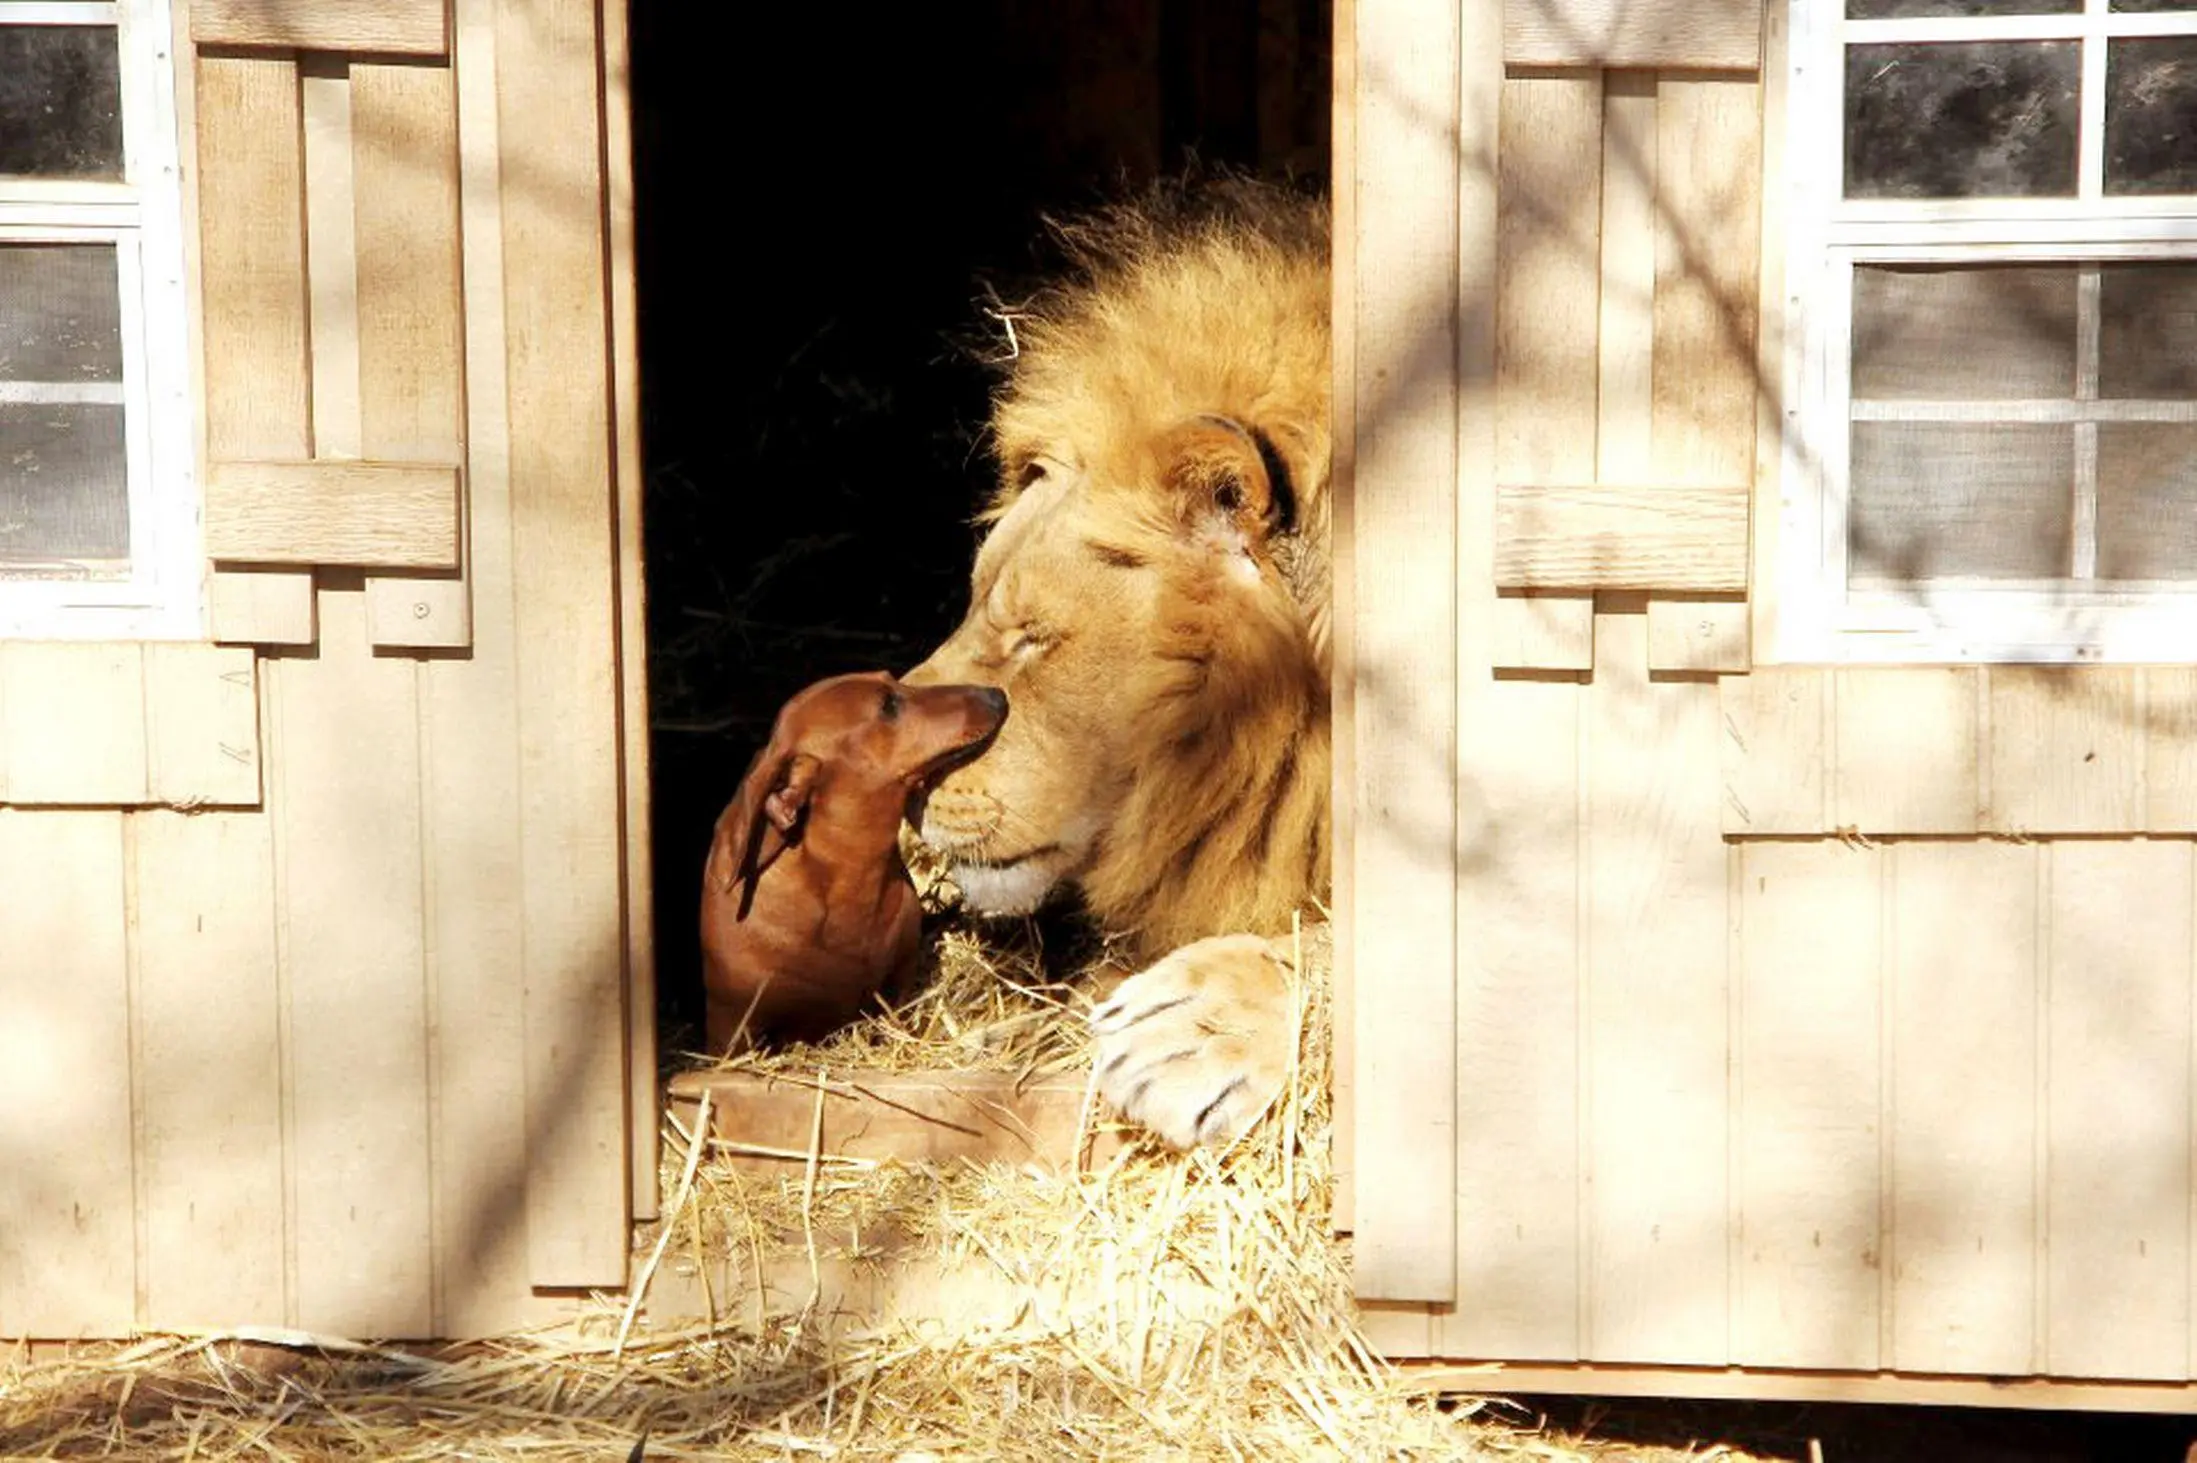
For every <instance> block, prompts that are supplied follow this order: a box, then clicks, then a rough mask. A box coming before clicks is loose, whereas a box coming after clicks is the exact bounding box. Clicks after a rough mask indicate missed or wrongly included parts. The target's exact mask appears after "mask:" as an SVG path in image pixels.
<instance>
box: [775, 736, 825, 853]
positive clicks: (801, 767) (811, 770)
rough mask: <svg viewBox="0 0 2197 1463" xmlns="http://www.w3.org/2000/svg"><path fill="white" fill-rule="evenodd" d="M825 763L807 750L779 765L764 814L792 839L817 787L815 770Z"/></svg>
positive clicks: (797, 753)
mask: <svg viewBox="0 0 2197 1463" xmlns="http://www.w3.org/2000/svg"><path fill="white" fill-rule="evenodd" d="M822 766H823V764H822V763H820V762H818V761H817V760H816V759H815V758H814V757H811V756H810V755H809V754H808V753H806V752H796V753H794V754H793V755H792V756H791V757H788V758H787V759H786V760H785V761H784V762H783V763H781V764H780V765H779V768H778V775H777V776H776V777H775V778H773V779H772V786H771V790H770V795H769V796H768V797H766V798H764V799H763V816H764V817H766V818H768V819H770V825H771V827H773V828H776V829H777V830H778V831H779V832H780V833H782V834H784V835H785V836H786V837H787V838H788V839H789V840H790V839H791V838H792V837H793V830H794V829H795V828H796V827H798V826H799V825H800V822H801V815H802V814H803V813H804V812H806V811H807V810H808V806H809V797H810V795H811V794H813V793H814V792H815V791H816V774H817V772H818V770H819V769H820V768H821V767H822Z"/></svg>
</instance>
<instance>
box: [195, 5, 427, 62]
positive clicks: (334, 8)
mask: <svg viewBox="0 0 2197 1463" xmlns="http://www.w3.org/2000/svg"><path fill="white" fill-rule="evenodd" d="M191 39H192V40H194V41H196V42H197V43H198V44H199V45H201V46H251V47H267V48H272V49H279V50H285V51H289V50H298V51H367V52H376V53H381V54H395V55H410V56H440V55H442V54H443V53H444V52H445V51H446V50H447V49H448V33H447V22H446V21H445V19H444V12H443V3H442V0H193V3H192V5H191Z"/></svg>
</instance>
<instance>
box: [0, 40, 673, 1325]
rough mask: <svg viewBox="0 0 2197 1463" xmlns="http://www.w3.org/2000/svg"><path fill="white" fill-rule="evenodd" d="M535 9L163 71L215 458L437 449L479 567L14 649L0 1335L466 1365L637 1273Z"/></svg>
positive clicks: (570, 391) (587, 79) (587, 442)
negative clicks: (408, 1342) (244, 1340)
mask: <svg viewBox="0 0 2197 1463" xmlns="http://www.w3.org/2000/svg"><path fill="white" fill-rule="evenodd" d="M261 8H262V9H263V8H264V7H261ZM553 9H554V14H545V13H542V12H541V8H540V7H538V6H534V5H531V4H526V3H521V0H457V3H456V6H455V10H454V13H453V14H454V29H453V31H452V43H451V47H450V50H451V60H450V64H448V65H443V64H440V63H436V62H432V61H431V62H427V63H424V64H422V63H413V64H391V63H383V62H379V61H374V62H367V61H363V60H359V59H356V58H351V59H346V58H345V57H343V56H326V55H307V56H305V57H303V58H298V57H294V56H292V55H291V54H289V53H288V51H287V50H286V49H285V50H283V51H281V52H279V53H270V54H267V55H265V56H260V55H241V54H237V53H235V52H233V51H227V50H224V51H220V52H214V53H208V54H203V55H200V56H198V57H197V58H196V60H195V63H186V66H185V69H186V70H187V71H188V72H190V73H191V74H193V75H195V76H196V79H197V85H198V96H197V99H196V101H197V106H196V112H195V116H196V119H197V120H196V126H197V129H198V136H199V139H200V144H201V149H202V154H203V155H205V156H206V157H207V158H209V159H216V160H217V161H218V166H213V167H209V168H207V169H206V170H205V171H204V173H203V176H202V178H201V192H200V197H201V201H202V204H203V206H204V207H205V209H206V213H205V217H204V223H205V229H204V237H203V238H202V239H201V240H199V241H198V253H197V255H196V256H195V257H197V258H198V259H200V260H201V261H202V267H203V276H204V277H203V279H202V280H201V281H200V283H199V289H198V292H197V293H198V297H199V298H201V299H202V300H203V301H204V308H203V312H202V315H201V317H200V318H199V319H198V321H197V326H198V329H199V331H200V335H201V341H202V346H203V350H204V356H205V360H206V363H207V368H208V369H207V376H206V380H205V383H204V384H205V390H206V405H205V413H206V435H207V443H208V451H209V454H210V456H211V457H212V459H213V461H214V462H215V464H216V465H217V466H220V467H221V468H222V469H223V470H224V471H228V472H235V471H237V470H238V465H240V464H252V463H267V462H280V463H304V464H308V465H309V466H308V468H307V470H306V471H305V473H304V474H303V477H305V478H319V479H324V480H326V481H327V482H329V483H350V482H352V481H353V479H354V478H355V475H356V474H358V473H360V472H361V471H364V470H366V465H367V464H369V463H370V462H372V461H385V462H386V461H395V462H404V463H412V464H422V465H428V466H432V467H433V468H434V469H435V474H434V482H435V483H436V484H437V493H438V498H437V502H438V505H440V507H441V510H442V518H441V520H440V522H441V525H442V532H443V534H444V537H445V540H446V541H447V542H450V543H452V544H453V546H454V547H455V548H456V549H457V550H458V551H459V552H460V553H461V554H462V563H463V565H464V578H463V579H462V580H460V579H456V578H453V577H451V576H450V575H449V574H448V572H447V571H445V572H444V573H443V574H442V575H441V577H436V576H433V575H425V576H413V575H404V574H396V573H392V572H390V571H389V568H388V566H386V565H381V564H376V565H373V566H371V567H354V568H342V567H335V566H333V565H332V564H331V562H330V559H331V558H332V557H334V556H333V555H332V554H330V553H328V552H325V551H316V552H314V553H313V554H311V555H309V556H308V557H310V558H311V559H312V560H313V561H314V562H313V565H312V567H310V568H304V569H299V570H295V571H293V570H289V569H269V568H266V567H264V566H261V565H241V564H240V565H224V566H222V567H221V569H220V572H218V573H216V574H214V575H213V576H212V579H213V583H212V589H211V593H212V597H213V601H214V604H215V606H216V610H215V614H216V628H215V633H216V634H217V635H219V636H223V637H225V638H234V639H238V640H241V641H245V642H249V643H250V644H252V645H255V646H257V647H259V652H258V654H256V655H255V653H254V650H252V649H249V648H241V647H240V648H217V647H215V646H211V645H205V646H171V645H145V646H138V645H122V646H104V645H43V644H28V643H16V642H10V643H7V644H0V889H4V890H5V891H6V897H5V898H4V899H0V1007H4V1008H5V1009H6V1010H8V1011H9V1012H10V1013H12V1014H13V1016H14V1017H15V1018H16V1019H12V1020H11V1021H10V1022H9V1023H7V1024H6V1025H5V1029H0V1056H4V1057H5V1058H6V1061H5V1062H4V1064H0V1066H4V1070H0V1098H5V1099H6V1102H5V1104H4V1107H0V1167H4V1168H5V1169H6V1171H7V1172H8V1173H10V1174H11V1175H14V1176H16V1182H14V1183H13V1185H12V1186H11V1187H10V1189H9V1191H8V1193H7V1194H6V1195H5V1196H4V1197H0V1233H5V1234H6V1235H7V1237H8V1244H7V1245H5V1246H0V1336H10V1337H12V1336H19V1335H29V1336H34V1337H73V1336H80V1335H115V1334H122V1333H125V1332H128V1331H130V1330H132V1329H136V1328H143V1327H163V1328H182V1329H194V1328H202V1327H209V1328H210V1327H225V1326H236V1325H287V1326H294V1327H301V1328H307V1329H311V1330H315V1331H322V1332H328V1333H332V1334H339V1335H351V1336H396V1337H406V1336H473V1335H481V1334H487V1333H491V1332H495V1331H501V1330H508V1329H511V1328H515V1327H521V1326H528V1325H535V1324H541V1323H544V1322H547V1321H551V1320H555V1319H558V1318H560V1317H563V1316H565V1315H568V1314H569V1311H570V1302H569V1299H568V1298H567V1297H569V1295H570V1294H571V1293H572V1292H573V1291H574V1290H575V1289H578V1288H581V1287H586V1286H591V1285H599V1286H608V1287H613V1288H615V1287H617V1286H619V1285H622V1284H623V1282H624V1279H625V1268H624V1267H625V1258H626V1237H627V1222H626V1221H627V1213H628V1202H627V1201H628V1193H629V1188H630V1186H631V1184H632V1183H633V1181H634V1173H633V1165H632V1164H630V1163H629V1157H628V1142H627V1131H628V1124H629V1121H630V1122H631V1123H632V1124H633V1125H634V1126H635V1127H637V1128H638V1129H640V1130H641V1131H643V1132H646V1133H649V1134H651V1135H652V1134H653V1129H654V1126H655V1117H654V1112H653V1100H654V1093H653V1090H652V1089H651V1088H643V1087H630V1088H629V1085H628V1080H627V1065H626V1063H627V1054H628V1052H629V1051H630V1050H645V1048H641V1047H637V1046H636V1044H635V1042H634V1041H633V1040H632V1039H631V1038H630V1037H629V1035H628V1029H627V1024H628V1012H627V1010H626V979H627V974H628V964H629V961H631V960H634V959H640V958H645V957H646V954H647V944H646V939H645V931H646V922H645V920H641V921H633V920H629V918H628V911H627V910H626V908H625V901H626V899H627V898H628V897H631V894H630V891H632V890H634V889H636V888H640V887H645V886H642V885H635V884H632V883H629V882H628V880H629V878H630V877H631V875H632V870H633V867H634V866H635V863H634V862H629V860H628V858H627V851H626V849H625V848H624V846H623V844H624V841H625V840H626V839H627V838H632V839H636V840H640V841H641V842H642V843H644V844H645V841H646V837H647V831H646V811H645V788H644V787H642V786H641V785H640V784H639V783H638V782H637V781H630V780H628V779H627V778H626V777H625V776H623V775H622V771H621V769H622V761H623V758H624V756H625V754H626V752H627V751H628V747H627V744H626V742H625V740H624V738H623V735H622V726H621V721H620V717H621V712H622V707H624V706H626V705H628V704H638V703H637V702H636V701H634V700H633V699H632V698H634V697H635V696H637V694H638V688H639V685H640V682H639V679H638V677H639V673H640V672H639V659H640V657H639V654H638V647H637V646H628V645H625V644H623V643H622V642H621V635H622V634H626V635H632V636H634V637H636V638H637V637H638V635H639V616H638V608H637V606H631V605H626V604H622V603H621V602H620V600H619V598H618V596H619V594H620V593H621V590H622V588H625V587H635V588H637V586H621V585H620V584H619V582H618V580H617V575H618V573H619V572H620V561H619V559H618V556H617V553H616V544H615V542H614V540H613V536H612V532H611V525H612V524H613V522H614V521H616V519H617V516H618V514H619V513H620V512H621V504H622V503H623V500H622V499H621V497H620V493H621V488H623V489H626V490H628V491H629V492H630V490H632V489H633V487H634V485H633V484H632V483H631V482H625V483H621V481H620V480H619V478H618V476H617V475H616V474H615V472H614V467H613V462H612V458H611V454H610V435H609V425H608V424H609V423H610V422H611V421H612V420H613V419H615V418H618V417H620V416H621V415H623V416H624V417H625V419H626V420H627V421H628V422H630V420H631V418H630V409H631V405H632V403H631V402H630V401H626V400H622V399H617V398H615V397H614V392H617V391H621V390H628V389H630V387H631V384H632V378H631V374H630V360H626V361H625V365H624V368H623V374H621V375H619V376H618V377H617V378H616V379H615V380H614V379H613V378H612V376H611V374H610V362H611V360H612V357H613V354H614V352H617V351H621V350H625V349H627V347H620V346H619V345H618V344H617V341H616V338H615V337H614V334H613V324H612V318H611V313H610V310H611V306H610V303H609V302H610V297H611V296H612V294H613V293H614V292H613V291H611V290H608V289H606V288H605V281H606V279H607V274H606V271H607V270H609V269H612V268H614V267H623V265H622V264H619V263H617V262H616V261H614V258H613V252H612V250H611V248H610V245H609V243H608V242H607V240H606V238H605V235H604V233H603V232H602V231H603V230H604V229H605V227H606V208H615V207H621V206H623V204H622V203H618V202H613V203H611V204H608V205H606V199H605V192H604V188H605V184H604V181H603V180H604V178H605V177H606V176H608V175H610V174H612V173H614V172H615V171H616V170H615V169H612V168H609V167H607V166H606V165H605V164H604V162H603V161H602V159H601V157H600V151H601V149H602V148H603V147H604V146H605V145H608V144H607V141H606V139H607V137H608V134H607V133H606V132H605V131H602V130H599V129H595V130H591V129H590V127H589V126H588V125H587V123H586V119H587V118H589V117H597V118H598V119H599V118H600V112H601V106H602V105H603V104H604V103H603V100H602V97H601V96H600V95H599V94H598V92H597V90H596V88H597V80H596V77H597V67H598V64H599V61H600V58H599V52H598V47H599V46H600V45H602V44H603V38H602V37H600V36H599V35H598V33H597V30H596V26H595V9H594V7H593V6H592V5H585V4H582V5H560V6H557V7H553ZM344 11H345V7H342V6H330V7H322V8H321V9H319V10H317V11H315V13H316V14H322V15H327V14H337V13H339V12H344ZM226 13H229V14H233V15H247V14H249V13H256V12H255V11H254V9H253V7H249V6H230V7H228V11H227V12H226ZM361 13H363V12H361ZM435 13H436V14H437V15H438V16H439V15H440V13H441V12H440V8H439V7H436V8H435ZM377 14H378V12H377ZM544 20H546V21H554V22H555V24H550V25H546V26H543V27H537V25H536V22H537V21H544ZM514 32H526V33H527V37H528V38H527V42H526V47H525V52H524V55H523V56H521V57H520V58H519V61H518V62H517V63H516V64H517V66H518V69H519V70H520V71H522V72H523V73H524V74H525V81H524V84H523V86H502V87H500V86H499V62H501V63H503V65H502V68H501V69H502V70H503V71H504V72H506V73H508V72H509V71H510V69H511V66H512V64H513V63H511V61H510V57H511V56H512V54H513V53H514V51H515V50H516V47H517V43H516V42H515V41H513V40H511V39H509V36H510V35H511V34H512V33H514ZM499 40H502V42H503V54H502V55H499V54H498V51H499ZM544 87H548V88H551V90H552V92H553V95H552V96H548V97H544V96H541V95H538V94H537V93H538V92H539V90H540V89H541V88H544ZM186 90H188V88H186ZM621 102H622V93H619V94H617V96H616V97H615V98H614V99H613V101H612V103H610V104H619V103H621ZM499 112H501V113H503V115H502V116H501V117H499ZM551 114H554V115H557V116H559V117H561V118H563V119H564V121H563V122H562V123H561V124H560V126H559V127H557V128H544V127H542V126H540V125H538V123H537V121H535V120H534V119H535V118H538V117H539V116H541V115H551ZM574 117H578V118H580V119H581V122H580V123H579V124H578V125H577V126H575V125H573V124H572V120H571V119H572V118H574ZM461 122H462V124H463V128H462V130H463V132H464V136H465V139H466V145H465V147H464V148H463V149H462V152H463V157H462V162H461V157H460V152H461V149H460V148H459V147H458V145H457V137H458V133H457V131H456V130H454V129H457V128H458V127H459V125H460V123H461ZM499 123H501V125H500V126H499ZM617 135H618V136H619V137H620V138H622V137H623V136H624V135H625V134H624V133H623V132H622V131H621V132H619V133H618V134H617ZM316 164H318V166H317V167H316V166H315V165H316ZM514 177H523V178H527V179H530V180H531V191H530V192H525V193H524V196H521V193H522V191H523V190H519V189H516V188H515V187H513V186H509V184H508V180H509V179H511V178H514ZM346 185H348V186H346ZM301 189H302V192H301V191H300V190H301ZM316 189H318V190H320V194H319V197H317V198H316V196H315V190H316ZM285 190H286V191H285ZM369 194H371V196H369ZM282 197H287V199H288V206H287V207H286V208H285V207H283V206H279V204H278V203H276V202H271V201H270V200H271V199H279V198H282ZM461 213H462V215H463V217H464V219H465V223H466V227H465V230H464V235H463V250H462V252H461V251H460V235H459V231H458V228H457V222H458V218H459V215H460V214H461ZM315 214H323V215H326V217H324V218H322V220H321V222H322V224H323V227H321V228H319V229H317V230H312V231H311V232H312V233H315V234H317V235H318V238H317V242H310V247H309V240H308V230H307V229H306V228H305V223H306V221H307V219H308V217H309V216H312V215H315ZM575 221H576V222H577V225H578V226H577V227H576V228H575V227H573V226H572V225H573V224H574V223H575ZM610 222H611V224H613V225H616V226H620V227H622V226H623V225H619V224H618V221H617V220H615V219H612V220H611V221H610ZM590 241H592V242H590ZM461 283H462V291H463V299H464V308H463V309H462V310H461V309H460V308H459V304H458V292H459V289H460V286H461ZM616 293H619V295H620V297H621V298H627V300H628V305H630V299H629V297H628V296H627V295H626V294H625V293H624V292H623V291H622V290H621V291H619V292H616ZM521 335H523V336H524V337H525V340H524V341H523V342H522V341H520V340H519V339H518V337H519V336H521ZM627 345H628V347H629V346H630V341H628V343H627ZM582 357H590V360H589V362H588V367H589V368H588V369H587V370H576V369H575V368H574V366H573V362H574V361H575V360H578V359H580V358H582ZM308 380H310V381H312V382H313V383H315V384H314V389H312V390H310V391H309V390H307V389H306V383H307V382H308ZM514 437H518V438H521V439H523V443H524V446H525V451H524V453H523V454H520V455H519V458H518V461H517V462H516V463H515V461H514V455H515V454H514V451H513V441H514ZM301 480H302V479H301ZM460 483H462V484H463V488H464V491H465V494H466V502H465V504H464V511H463V513H462V514H461V515H457V516H455V517H453V515H452V514H451V512H450V511H449V508H450V504H451V503H452V502H454V501H455V498H456V494H457V490H458V484H460ZM354 485H355V484H354ZM332 491H333V490H332ZM353 496H354V497H355V496H357V495H355V494H354V495H353ZM290 506H291V507H293V508H294V507H295V505H294V504H293V505H290ZM346 506H347V511H348V510H349V509H350V508H355V507H356V506H357V505H356V504H355V503H354V504H350V505H346ZM624 511H628V512H630V506H629V505H628V506H627V507H626V508H625V509H624ZM329 521H330V520H328V519H323V520H322V521H321V522H320V523H319V524H318V525H317V526H315V528H314V530H313V531H315V532H326V531H327V524H328V522H329ZM577 525H593V527H592V528H585V527H579V526H577ZM438 553H440V551H439V550H438ZM446 560H448V561H456V559H455V557H454V556H452V555H441V557H440V558H439V559H438V562H441V561H446ZM522 585H524V586H525V592H524V593H523V594H522V593H521V586H522ZM453 591H454V592H455V597H453ZM419 604H424V605H425V606H426V607H427V613H425V614H419V613H416V612H415V606H416V605H419ZM446 616H454V617H455V618H454V619H447V620H446V619H445V617H446ZM398 621H404V622H408V623H404V624H398V623H397V622H398ZM423 622H424V623H423ZM453 623H454V624H456V625H457V626H459V627H460V628H461V629H462V630H463V631H464V633H463V634H459V635H455V636H453V635H452V634H451V633H450V630H449V628H448V627H449V625H450V624H453ZM392 626H394V632H393V631H392ZM278 645H280V646H282V647H284V648H274V647H276V646H278ZM422 651H427V652H431V653H420V652H422ZM629 652H630V653H629ZM216 805H219V807H220V810H219V811H213V810H211V809H212V808H214V807H215V806H216ZM637 866H638V867H639V868H640V869H641V870H642V871H643V874H642V877H643V878H645V869H646V861H645V858H644V859H640V860H638V861H637ZM636 928H637V929H638V930H639V932H640V933H638V934H637V933H636ZM652 1015H653V1013H652V1012H644V1013H642V1015H641V1022H642V1024H646V1022H647V1021H648V1020H649V1019H650V1017H651V1016H652ZM647 1076H648V1077H649V1078H651V1079H652V1078H653V1063H652V1062H650V1063H649V1064H648V1071H647ZM629 1108H632V1109H635V1110H636V1111H635V1112H632V1113H629ZM640 1109H646V1110H640ZM209 1256H218V1257H219V1259H218V1263H209ZM553 1291H562V1292H563V1293H564V1294H563V1295H559V1294H554V1293H552V1292H553Z"/></svg>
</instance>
